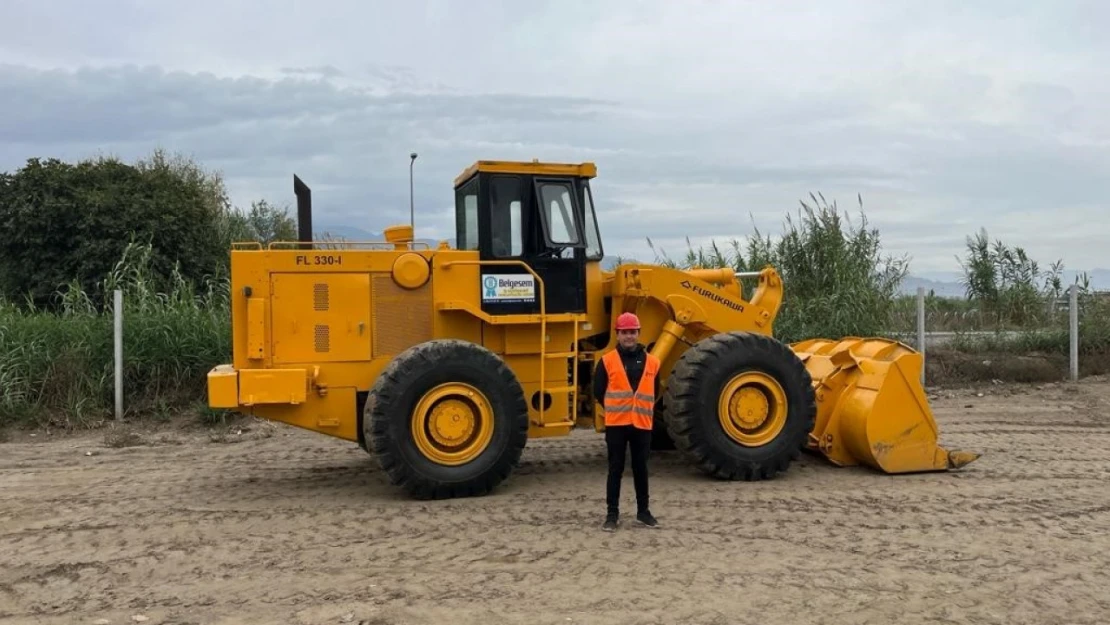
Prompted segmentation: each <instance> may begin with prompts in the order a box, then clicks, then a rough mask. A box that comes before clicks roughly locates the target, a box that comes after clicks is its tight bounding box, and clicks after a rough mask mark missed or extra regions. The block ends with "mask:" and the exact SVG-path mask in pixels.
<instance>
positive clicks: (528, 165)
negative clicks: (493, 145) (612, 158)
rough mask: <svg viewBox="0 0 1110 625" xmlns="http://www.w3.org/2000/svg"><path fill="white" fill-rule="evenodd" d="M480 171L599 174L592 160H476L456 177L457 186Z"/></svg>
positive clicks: (550, 174)
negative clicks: (581, 161)
mask: <svg viewBox="0 0 1110 625" xmlns="http://www.w3.org/2000/svg"><path fill="white" fill-rule="evenodd" d="M478 172H495V173H499V174H530V175H541V176H579V177H584V178H594V177H596V176H597V166H596V165H595V164H593V163H591V162H585V163H543V162H540V161H539V160H538V159H537V160H533V161H530V162H529V161H476V162H475V163H474V164H473V165H471V166H470V167H467V168H466V169H465V170H463V172H462V173H461V174H459V175H458V176H457V177H456V178H455V186H456V187H458V186H459V185H460V184H462V183H464V182H466V181H467V180H469V179H470V178H471V177H472V176H474V174H476V173H478Z"/></svg>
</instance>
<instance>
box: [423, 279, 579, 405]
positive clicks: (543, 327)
mask: <svg viewBox="0 0 1110 625" xmlns="http://www.w3.org/2000/svg"><path fill="white" fill-rule="evenodd" d="M452 265H478V266H506V265H512V266H517V267H523V268H524V270H525V271H527V272H528V273H530V274H532V277H533V278H535V279H536V283H537V284H539V292H540V401H539V404H540V424H541V425H542V424H544V423H545V419H544V412H545V410H544V401H543V399H544V393H545V390H546V389H545V388H544V385H545V383H546V382H547V376H546V374H545V366H546V363H547V354H546V349H545V348H546V345H547V297H546V292H547V289H546V288H544V284H543V278H541V277H540V274H538V273H536V272H535V270H534V269H532V267H531V266H530V265H529V264H528V263H526V262H524V261H522V260H451V261H447V262H445V263H443V268H444V269H447V268H449V267H451V266H452ZM574 327H575V330H576V331H577V328H578V324H577V323H575V324H574ZM575 349H576V350H577V349H578V344H577V342H576V343H575ZM575 364H576V366H575V371H576V372H577V371H578V368H577V363H575ZM525 401H527V398H525Z"/></svg>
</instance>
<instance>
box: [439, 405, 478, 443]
mask: <svg viewBox="0 0 1110 625" xmlns="http://www.w3.org/2000/svg"><path fill="white" fill-rule="evenodd" d="M428 420H429V421H430V422H431V428H430V429H431V434H432V438H433V439H434V440H435V442H437V443H439V444H440V445H443V446H445V447H451V446H456V445H458V444H459V443H461V442H462V441H464V440H466V438H467V437H469V436H470V435H471V434H472V433H473V432H474V428H475V427H476V425H477V420H476V419H475V417H474V411H473V410H472V409H471V407H470V406H469V405H467V404H466V403H464V402H462V401H461V400H458V399H445V400H443V401H442V402H440V403H438V404H436V406H435V407H434V408H432V413H431V415H430V416H429V418H428Z"/></svg>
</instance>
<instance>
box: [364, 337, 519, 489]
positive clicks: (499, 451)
mask: <svg viewBox="0 0 1110 625" xmlns="http://www.w3.org/2000/svg"><path fill="white" fill-rule="evenodd" d="M448 383H454V384H466V385H469V386H471V387H473V388H474V389H476V390H477V391H478V392H479V393H481V394H482V395H483V396H484V399H485V401H486V402H487V403H488V405H489V408H490V409H491V410H490V412H492V415H493V418H492V433H491V434H490V437H489V441H488V443H487V444H486V446H485V448H484V449H483V450H482V451H481V453H480V454H478V455H477V456H476V457H474V458H472V459H469V460H468V461H466V462H465V463H463V464H456V465H453V466H452V465H450V464H444V463H441V462H437V461H436V460H434V459H433V458H431V457H429V456H428V455H427V454H425V453H422V452H421V449H420V446H419V445H418V443H417V440H416V438H415V437H414V435H413V432H412V422H413V411H414V409H415V408H416V407H417V405H418V404H419V402H420V400H421V398H422V397H424V395H425V394H426V393H428V392H429V391H431V390H432V389H435V388H436V387H438V386H440V385H442V384H448ZM363 429H364V435H365V438H366V440H367V442H368V445H369V448H370V452H371V453H372V454H373V455H374V457H375V458H377V460H378V463H379V464H380V465H381V467H382V470H383V471H385V473H386V474H387V475H388V476H389V480H390V482H391V483H392V484H393V485H395V486H401V487H402V488H403V489H404V490H405V491H406V492H408V493H409V495H411V496H413V497H415V498H417V499H446V498H452V497H469V496H478V495H485V494H488V493H490V492H491V491H492V490H493V489H494V488H495V487H497V485H499V484H500V483H501V482H503V481H504V480H505V479H507V478H508V477H509V475H510V474H511V473H512V471H513V470H514V469H515V468H516V467H517V465H518V464H519V462H520V457H521V454H522V452H523V451H524V446H525V444H526V443H527V440H528V405H527V403H526V402H525V399H524V390H523V389H522V388H521V385H520V382H519V380H517V378H516V376H515V375H514V374H513V372H512V371H511V370H510V369H509V368H508V366H506V365H505V362H504V361H503V360H501V358H499V357H498V356H497V355H496V354H494V353H493V352H491V351H489V350H488V349H486V348H484V347H482V346H480V345H476V344H474V343H469V342H466V341H459V340H453V339H445V340H433V341H429V342H426V343H421V344H419V345H416V346H413V347H411V348H409V349H407V350H405V351H404V352H402V353H400V354H399V355H398V356H397V357H396V358H394V360H393V361H392V362H391V363H390V364H389V365H388V366H387V367H386V368H385V370H384V371H382V374H381V375H380V376H379V377H378V380H377V382H376V383H375V384H374V386H373V388H372V389H371V391H370V396H369V398H368V400H367V402H366V413H365V415H364V417H363ZM427 440H429V441H431V440H432V437H431V435H430V434H429V435H428V438H427Z"/></svg>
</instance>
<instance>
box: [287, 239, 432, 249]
mask: <svg viewBox="0 0 1110 625" xmlns="http://www.w3.org/2000/svg"><path fill="white" fill-rule="evenodd" d="M398 244H401V245H404V246H405V247H404V249H408V250H417V249H424V250H430V249H432V246H431V245H430V244H429V243H427V242H425V241H397V242H393V241H312V242H309V241H270V243H269V244H268V245H267V246H266V249H267V250H278V249H300V248H299V247H298V246H304V245H311V246H312V247H310V248H308V249H313V250H326V249H340V250H341V249H344V248H346V247H347V246H354V245H383V246H389V249H396V247H397V245H398ZM331 245H334V246H338V247H334V248H332V247H321V246H331ZM419 246H423V247H419Z"/></svg>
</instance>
